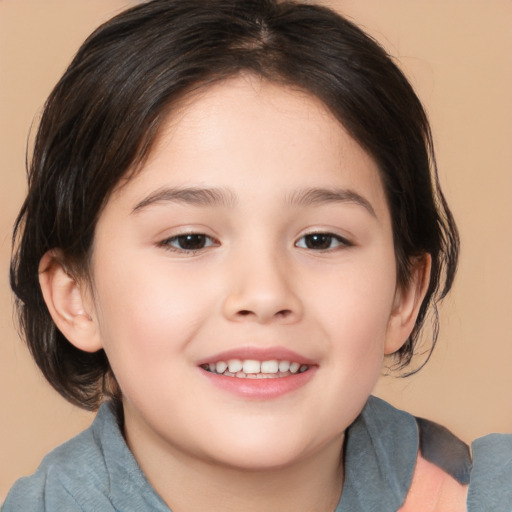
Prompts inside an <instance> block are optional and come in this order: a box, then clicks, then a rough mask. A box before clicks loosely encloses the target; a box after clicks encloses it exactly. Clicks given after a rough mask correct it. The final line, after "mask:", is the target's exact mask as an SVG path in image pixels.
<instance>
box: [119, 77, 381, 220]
mask: <svg viewBox="0 0 512 512" xmlns="http://www.w3.org/2000/svg"><path fill="white" fill-rule="evenodd" d="M169 182H172V185H174V186H194V185H201V186H220V187H226V188H230V189H231V188H234V189H237V190H239V191H244V190H245V191H246V192H251V191H252V192H253V193H254V192H255V191H256V190H260V191H263V190H265V191H266V193H267V194H268V195H269V196H274V195H277V194H279V193H281V192H282V193H285V192H284V189H285V188H286V189H288V192H287V193H291V194H293V193H294V189H296V190H300V189H303V188H308V187H309V188H311V187H317V188H318V187H325V188H335V187H339V186H341V185H343V184H345V185H346V186H350V187H351V188H355V189H357V190H356V192H358V193H361V194H362V195H365V196H369V199H370V200H371V201H372V202H377V203H379V204H381V203H382V204H384V203H385V198H384V192H383V187H382V183H381V179H380V172H379V169H378V166H377V164H376V163H375V161H374V160H373V158H371V156H370V155H369V154H368V153H366V152H365V151H364V150H363V149H362V148H361V146H359V144H358V143H357V142H356V141H355V140H354V139H353V138H352V137H351V136H350V135H349V134H348V132H347V131H346V130H345V128H344V127H343V125H342V124H341V123H340V122H339V121H338V120H337V119H336V118H335V117H334V116H333V115H332V113H331V112H330V111H329V110H328V109H327V107H326V106H325V105H324V104H323V103H322V102H321V101H320V100H319V99H318V98H316V97H315V96H313V95H311V94H309V93H307V92H304V91H302V90H297V89H293V88H291V87H287V86H283V85H278V84H274V83H271V82H269V81H266V80H264V79H261V78H258V77H255V76H253V75H242V76H238V77H235V78H230V79H228V80H225V81H222V82H219V83H216V84H215V85H212V86H209V87H205V88H202V89H200V90H199V91H198V92H196V93H194V94H192V95H188V96H187V97H186V98H185V100H183V101H182V102H181V103H180V105H179V106H178V107H177V108H174V109H173V111H172V112H171V114H169V116H168V117H167V119H166V120H165V122H164V123H163V125H162V127H161V128H160V131H159V134H158V137H157V139H156V140H155V143H154V145H153V149H152V151H151V153H150V155H149V157H148V159H147V160H146V161H145V163H144V165H143V167H142V168H141V169H140V171H139V172H138V173H137V174H136V175H135V177H133V178H132V179H131V180H130V181H129V182H128V183H127V184H125V186H123V187H121V188H120V189H118V192H122V194H121V195H123V196H124V198H125V199H126V198H129V199H131V201H132V202H133V201H135V200H136V199H137V196H139V197H140V195H141V194H142V195H144V194H149V193H151V191H152V190H155V189H156V188H158V187H159V186H161V187H163V186H167V185H168V184H169ZM117 195H118V194H117ZM114 196H116V194H114ZM379 204H378V205H377V207H379ZM385 209H386V210H387V207H386V208H385Z"/></svg>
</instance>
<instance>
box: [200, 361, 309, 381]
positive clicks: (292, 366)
mask: <svg viewBox="0 0 512 512" xmlns="http://www.w3.org/2000/svg"><path fill="white" fill-rule="evenodd" d="M201 368H203V369H204V370H206V371H208V372H210V373H214V374H217V375H224V376H225V377H236V378H239V379H278V378H282V377H289V376H291V375H295V374H298V373H304V372H306V371H308V370H309V365H307V364H301V363H298V362H296V361H286V360H282V361H281V360H277V359H271V360H267V361H258V360H257V359H244V360H242V359H229V360H227V361H217V362H215V363H205V364H202V365H201Z"/></svg>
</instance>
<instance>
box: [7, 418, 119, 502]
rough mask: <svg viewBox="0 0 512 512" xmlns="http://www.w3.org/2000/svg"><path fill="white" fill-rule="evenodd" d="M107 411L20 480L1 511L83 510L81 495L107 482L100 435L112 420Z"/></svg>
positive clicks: (10, 492) (12, 489)
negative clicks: (101, 428) (102, 425)
mask: <svg viewBox="0 0 512 512" xmlns="http://www.w3.org/2000/svg"><path fill="white" fill-rule="evenodd" d="M100 411H101V410H100ZM105 412H106V411H103V412H102V413H101V414H100V413H99V414H98V416H97V417H96V419H95V421H94V423H93V425H92V426H91V427H89V428H88V429H87V430H85V431H84V432H82V433H81V434H79V435H78V436H76V437H74V438H73V439H71V440H69V441H67V442H66V443H64V444H62V445H60V446H58V447H57V448H55V449H54V450H53V451H52V452H50V453H49V454H48V455H46V457H44V459H43V460H42V462H41V464H40V466H39V467H38V469H37V471H36V472H35V473H34V474H33V475H31V476H28V477H24V478H21V479H19V480H18V481H17V482H16V483H15V484H14V486H13V487H12V488H11V490H10V491H9V493H8V495H7V498H6V500H5V502H4V505H3V508H2V512H14V511H22V510H23V511H27V510H30V511H31V512H32V511H34V512H43V511H45V512H47V511H53V510H66V511H71V512H73V511H82V510H83V508H82V507H81V505H80V501H81V496H83V495H84V493H87V492H90V491H91V489H98V490H99V489H100V488H102V487H104V486H105V482H107V481H108V478H106V476H107V468H106V465H105V460H104V457H103V454H102V449H101V442H100V440H99V439H98V435H97V434H98V432H97V430H98V427H99V426H101V424H102V423H104V422H105V420H107V421H110V418H108V416H109V413H108V411H107V414H105ZM105 416H107V418H105ZM98 424H100V425H98ZM102 510H105V509H102Z"/></svg>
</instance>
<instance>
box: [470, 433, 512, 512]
mask: <svg viewBox="0 0 512 512" xmlns="http://www.w3.org/2000/svg"><path fill="white" fill-rule="evenodd" d="M471 448H472V451H473V471H472V472H471V480H470V483H469V493H468V512H480V511H483V510H500V511H503V512H512V434H490V435H487V436H484V437H481V438H479V439H477V440H476V441H474V442H473V444H472V446H471Z"/></svg>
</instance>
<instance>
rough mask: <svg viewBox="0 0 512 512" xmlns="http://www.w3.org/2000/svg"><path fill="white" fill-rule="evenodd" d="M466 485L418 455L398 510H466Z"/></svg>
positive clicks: (435, 511) (427, 511) (419, 511)
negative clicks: (410, 480)
mask: <svg viewBox="0 0 512 512" xmlns="http://www.w3.org/2000/svg"><path fill="white" fill-rule="evenodd" d="M467 493H468V487H467V486H465V485H461V484H459V482H457V480H455V479H454V478H452V477H451V476H450V475H448V474H447V473H445V472H444V471H443V470H442V469H440V468H438V467H437V466H436V465H434V464H432V463H430V462H428V461H426V460H425V459H423V458H422V457H421V456H420V455H418V459H417V460H416V469H415V470H414V475H413V477H412V484H411V488H410V489H409V493H408V494H407V498H406V500H405V503H404V504H403V506H402V508H400V509H399V510H398V512H466V497H467Z"/></svg>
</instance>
